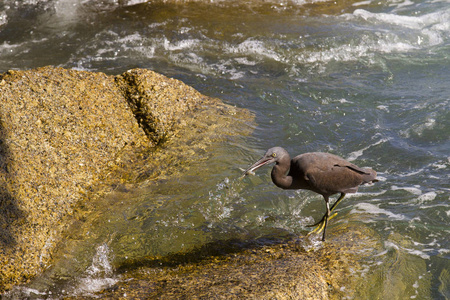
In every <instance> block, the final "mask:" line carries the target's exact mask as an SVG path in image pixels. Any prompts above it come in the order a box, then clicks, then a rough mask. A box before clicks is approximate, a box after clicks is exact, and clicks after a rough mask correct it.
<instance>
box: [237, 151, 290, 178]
mask: <svg viewBox="0 0 450 300" xmlns="http://www.w3.org/2000/svg"><path fill="white" fill-rule="evenodd" d="M286 155H288V157H289V154H288V153H287V152H286V150H284V149H283V148H281V147H273V148H270V149H269V150H267V152H266V154H264V156H263V157H262V158H261V159H260V160H258V161H257V162H255V163H254V164H253V165H251V166H250V168H248V169H247V170H245V172H244V176H246V175H249V174H254V171H255V170H256V169H258V168H261V167H262V166H265V165H268V164H271V163H276V162H278V161H279V160H280V159H281V158H282V157H284V156H286Z"/></svg>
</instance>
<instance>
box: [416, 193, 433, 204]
mask: <svg viewBox="0 0 450 300" xmlns="http://www.w3.org/2000/svg"><path fill="white" fill-rule="evenodd" d="M436 196H437V194H436V192H428V193H425V194H422V195H420V196H419V198H418V200H419V203H420V204H422V203H425V202H430V201H433V200H434V199H435V198H436Z"/></svg>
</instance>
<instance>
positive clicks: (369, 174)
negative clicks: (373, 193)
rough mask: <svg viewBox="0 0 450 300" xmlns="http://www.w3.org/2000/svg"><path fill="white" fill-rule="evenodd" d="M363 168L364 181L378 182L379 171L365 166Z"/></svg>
mask: <svg viewBox="0 0 450 300" xmlns="http://www.w3.org/2000/svg"><path fill="white" fill-rule="evenodd" d="M363 170H364V174H363V176H362V178H363V183H375V182H378V179H377V172H375V171H374V170H372V169H369V168H365V169H363Z"/></svg>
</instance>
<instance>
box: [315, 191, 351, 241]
mask: <svg viewBox="0 0 450 300" xmlns="http://www.w3.org/2000/svg"><path fill="white" fill-rule="evenodd" d="M344 197H345V193H341V196H340V197H339V198H338V199H337V200H336V202H334V204H333V206H331V208H330V212H332V211H333V210H334V209H335V208H336V206H337V205H338V204H339V203H340V202H341V201H342V199H344ZM336 216H337V213H334V214H332V215H331V216H330V217H328V221H329V220H331V219H333V218H334V217H336ZM326 218H327V214H325V215H324V216H323V217H322V219H320V221H319V222H317V223H315V224H313V225H307V227H316V228H314V229H313V230H312V231H311V232H309V233H308V236H309V235H310V234H312V233H314V232H316V231H317V233H321V232H322V231H323V230H324V229H325V224H326V223H327V222H326Z"/></svg>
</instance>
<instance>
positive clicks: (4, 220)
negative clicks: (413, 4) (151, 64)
mask: <svg viewBox="0 0 450 300" xmlns="http://www.w3.org/2000/svg"><path fill="white" fill-rule="evenodd" d="M216 102H217V100H214V101H213V100H211V99H210V98H208V97H206V96H203V95H201V94H200V93H198V92H197V91H195V90H194V89H192V88H191V87H188V86H186V85H184V84H183V83H181V82H180V81H178V80H174V79H169V78H167V77H165V76H162V75H159V74H156V73H154V72H152V71H149V70H139V69H136V70H131V71H129V72H126V73H125V74H122V75H121V76H117V77H114V76H108V75H106V74H103V73H93V72H86V71H76V70H67V69H62V68H54V67H44V68H39V69H36V70H27V71H8V72H6V73H4V74H2V75H0V229H1V230H0V270H1V272H0V291H2V290H7V289H9V288H10V287H11V286H12V285H14V284H17V283H20V282H24V281H26V280H28V279H29V278H31V277H33V276H35V275H36V274H38V273H39V272H41V271H42V270H43V269H44V268H45V267H46V266H48V264H49V262H50V261H51V258H52V253H53V252H54V250H55V245H56V244H57V242H58V240H59V238H60V236H61V233H62V232H63V231H64V230H65V229H66V228H67V227H68V226H69V225H70V216H71V215H73V213H74V212H73V210H74V207H75V206H76V204H77V203H79V202H80V199H83V201H86V200H89V199H88V197H86V195H88V194H89V193H90V192H91V194H92V191H93V193H94V194H95V188H94V187H95V186H96V185H98V182H101V181H102V180H105V177H107V176H109V177H111V176H112V175H111V173H112V174H113V176H118V177H120V176H121V174H120V172H118V171H117V170H120V168H121V166H122V165H123V164H124V161H125V162H126V160H127V159H131V160H132V159H133V158H132V156H133V154H130V153H138V152H139V151H141V152H142V150H144V149H148V148H149V147H153V146H155V145H157V144H160V143H161V142H162V141H164V140H166V139H167V137H169V136H172V135H173V134H174V133H175V132H176V130H177V128H180V127H182V125H186V122H185V121H184V119H183V114H184V113H186V112H188V111H191V110H193V109H194V108H195V107H196V106H197V105H199V104H202V105H208V103H216ZM136 118H137V119H136ZM124 157H125V158H124ZM136 157H138V156H136ZM111 170H116V171H115V172H114V171H111ZM114 180H115V179H114V178H112V179H110V181H111V182H112V181H114Z"/></svg>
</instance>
